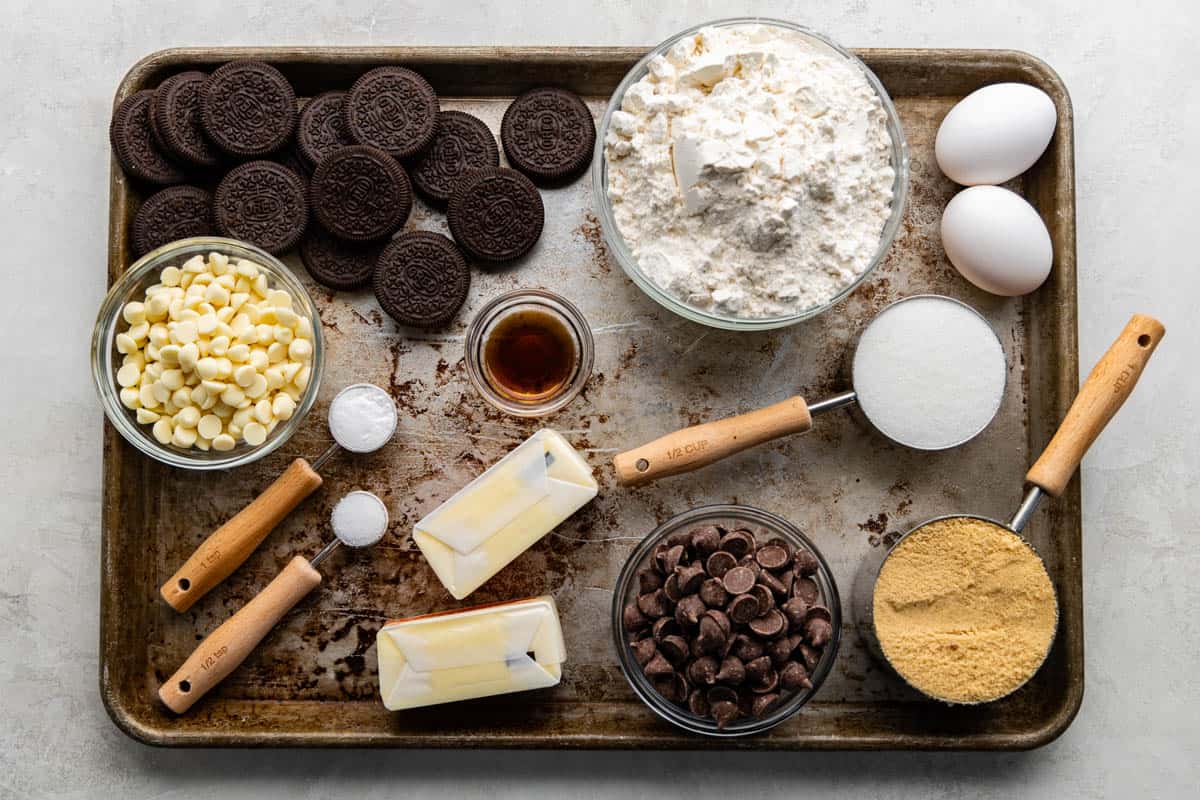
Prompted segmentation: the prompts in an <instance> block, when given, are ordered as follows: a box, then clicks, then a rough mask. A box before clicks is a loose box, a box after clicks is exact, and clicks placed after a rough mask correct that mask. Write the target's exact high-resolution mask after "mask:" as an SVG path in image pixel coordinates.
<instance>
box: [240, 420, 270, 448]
mask: <svg viewBox="0 0 1200 800" xmlns="http://www.w3.org/2000/svg"><path fill="white" fill-rule="evenodd" d="M242 438H243V439H245V440H246V444H249V445H253V446H255V447H257V446H258V445H260V444H262V443H263V442H265V441H266V440H267V429H266V428H264V427H263V426H262V424H261V423H258V422H251V423H249V424H248V425H246V427H245V428H243V429H242Z"/></svg>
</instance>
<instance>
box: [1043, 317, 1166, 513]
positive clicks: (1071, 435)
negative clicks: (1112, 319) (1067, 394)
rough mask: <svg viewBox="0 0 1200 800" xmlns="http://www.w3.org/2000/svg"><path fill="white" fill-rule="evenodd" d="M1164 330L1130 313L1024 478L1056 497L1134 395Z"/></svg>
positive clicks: (1152, 319)
mask: <svg viewBox="0 0 1200 800" xmlns="http://www.w3.org/2000/svg"><path fill="white" fill-rule="evenodd" d="M1165 333H1166V328H1164V327H1163V324H1162V323H1161V322H1159V321H1158V320H1156V319H1154V318H1153V317H1147V316H1143V315H1142V314H1134V315H1133V318H1132V319H1130V320H1129V324H1128V325H1126V326H1125V330H1123V331H1121V335H1120V336H1118V337H1117V340H1116V341H1115V342H1113V344H1112V347H1110V348H1108V352H1107V353H1105V354H1104V356H1103V357H1102V358H1101V359H1100V361H1099V362H1097V364H1096V366H1095V367H1093V368H1092V372H1091V374H1090V375H1088V376H1087V380H1086V381H1084V382H1083V386H1082V387H1081V388H1080V390H1079V394H1078V395H1076V396H1075V401H1074V402H1073V403H1071V407H1070V408H1069V409H1068V410H1067V416H1066V417H1065V418H1064V419H1063V421H1062V424H1061V425H1059V426H1058V431H1057V432H1056V433H1055V434H1054V438H1052V439H1051V440H1050V444H1048V445H1046V449H1045V450H1044V451H1042V455H1041V456H1040V457H1039V458H1038V460H1037V462H1036V463H1034V465H1033V466H1032V467H1030V468H1029V472H1027V473H1026V474H1025V480H1027V481H1029V482H1030V483H1032V484H1034V485H1035V486H1040V487H1041V488H1042V489H1043V490H1044V491H1045V492H1046V493H1047V494H1049V495H1051V496H1052V497H1058V496H1059V495H1060V494H1062V491H1063V489H1065V488H1066V487H1067V483H1068V482H1070V480H1071V476H1072V475H1074V474H1075V470H1076V469H1078V468H1079V462H1080V461H1082V460H1083V454H1084V453H1086V452H1087V449H1088V448H1089V447H1091V445H1092V442H1094V441H1096V437H1097V436H1099V435H1100V431H1102V430H1104V426H1105V425H1107V424H1108V421H1109V420H1110V419H1112V417H1113V414H1116V413H1117V409H1119V408H1120V407H1121V406H1122V405H1123V404H1124V403H1125V400H1126V399H1127V398H1128V397H1129V395H1130V394H1132V393H1133V387H1134V386H1135V385H1136V384H1137V382H1138V378H1140V377H1141V375H1142V370H1143V369H1145V367H1146V362H1148V361H1149V360H1150V356H1151V355H1152V354H1153V353H1154V348H1156V347H1158V343H1159V342H1160V341H1162V337H1163V334H1165Z"/></svg>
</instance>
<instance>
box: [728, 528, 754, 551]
mask: <svg viewBox="0 0 1200 800" xmlns="http://www.w3.org/2000/svg"><path fill="white" fill-rule="evenodd" d="M721 549H722V550H724V551H726V552H728V553H732V554H733V557H734V558H741V557H742V556H744V555H747V554H748V553H749V552H750V551H751V550H753V549H754V534H752V533H750V531H747V530H736V531H732V532H730V533H727V534H725V535H724V536H722V537H721Z"/></svg>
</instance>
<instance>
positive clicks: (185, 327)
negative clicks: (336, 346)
mask: <svg viewBox="0 0 1200 800" xmlns="http://www.w3.org/2000/svg"><path fill="white" fill-rule="evenodd" d="M324 359H325V348H324V341H323V339H322V335H321V323H320V317H319V315H318V313H317V308H316V306H315V305H314V303H313V301H312V298H311V297H310V296H309V294H308V292H307V291H305V289H304V286H303V285H302V284H301V283H300V281H299V280H298V279H297V278H296V276H295V275H293V274H292V272H291V271H290V270H288V268H287V267H286V266H284V265H283V263H282V262H280V261H279V260H278V259H277V258H275V257H274V256H271V255H269V254H268V253H266V252H263V251H262V250H260V249H258V248H257V247H254V246H252V245H249V244H246V243H244V242H238V241H235V240H233V239H223V238H219V237H196V238H191V239H181V240H179V241H176V242H172V243H170V244H167V245H164V246H162V247H160V248H158V249H157V250H154V251H151V252H150V253H147V254H146V255H145V256H143V257H142V258H141V259H139V260H138V261H137V262H136V263H134V264H133V266H131V267H130V268H129V269H128V270H126V271H125V272H124V273H123V274H122V275H121V276H120V277H119V278H118V279H117V281H116V283H114V284H113V286H112V288H111V289H110V290H109V292H108V295H107V296H106V297H105V299H104V303H103V304H102V305H101V307H100V313H99V315H98V317H97V319H96V327H95V330H94V331H93V334H92V374H93V377H94V379H95V381H96V389H97V391H98V392H99V393H100V399H101V402H102V403H103V405H104V413H105V415H106V416H107V417H108V420H109V422H110V423H112V425H113V427H115V428H116V429H117V430H118V431H119V432H120V433H121V435H122V436H123V437H124V438H125V440H126V441H128V442H129V443H130V444H132V445H133V446H134V447H136V448H137V449H138V450H140V451H142V452H143V453H145V454H146V455H148V456H151V457H152V458H155V459H157V460H159V461H161V462H163V463H165V464H170V465H171V466H175V467H183V468H186V469H202V470H206V469H227V468H230V467H236V466H240V465H242V464H247V463H250V462H251V461H255V460H257V459H259V458H262V457H263V456H265V455H267V454H268V453H270V452H272V451H274V450H275V449H276V448H278V447H279V446H280V445H282V444H283V443H284V442H286V441H287V440H288V439H289V438H290V437H291V435H292V434H293V433H294V432H295V430H296V428H297V427H298V426H299V425H300V423H301V421H302V420H303V419H304V417H305V415H307V414H308V412H309V410H310V409H311V408H312V406H313V403H314V401H315V400H316V396H317V391H318V390H319V388H320V383H321V374H322V370H323V367H324Z"/></svg>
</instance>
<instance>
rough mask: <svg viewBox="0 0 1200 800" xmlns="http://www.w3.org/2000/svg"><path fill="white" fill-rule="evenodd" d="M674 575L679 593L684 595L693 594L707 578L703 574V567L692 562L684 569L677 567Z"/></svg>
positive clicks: (697, 562)
mask: <svg viewBox="0 0 1200 800" xmlns="http://www.w3.org/2000/svg"><path fill="white" fill-rule="evenodd" d="M675 575H676V578H677V579H678V583H679V591H681V592H683V593H684V594H693V593H694V592H696V591H697V590H698V589H699V588H700V584H701V583H703V582H704V579H705V578H707V577H708V575H706V574H705V572H704V565H703V564H701V563H700V562H699V561H693V562H692V563H691V564H689V565H687V566H686V567H684V566H680V567H677V568H676V569H675Z"/></svg>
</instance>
